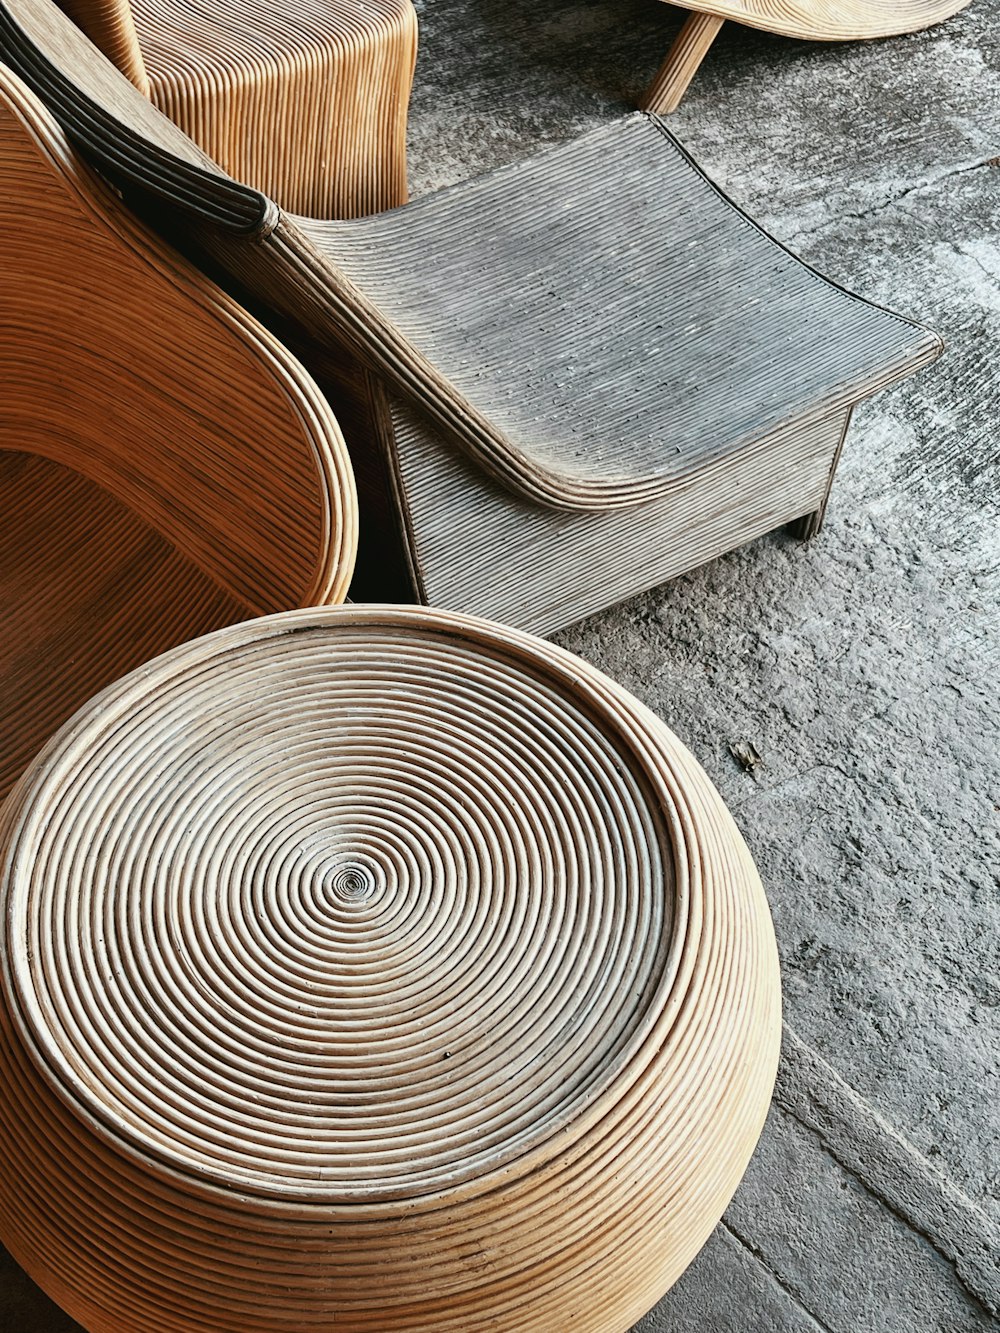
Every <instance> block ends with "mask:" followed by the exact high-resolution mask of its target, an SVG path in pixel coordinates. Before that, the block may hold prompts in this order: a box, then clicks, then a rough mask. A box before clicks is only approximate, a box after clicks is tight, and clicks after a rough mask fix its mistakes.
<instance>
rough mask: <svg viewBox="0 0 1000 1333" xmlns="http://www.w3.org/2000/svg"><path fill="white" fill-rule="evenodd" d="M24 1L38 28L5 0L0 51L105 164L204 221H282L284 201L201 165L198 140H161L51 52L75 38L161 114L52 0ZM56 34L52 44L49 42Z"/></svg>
mask: <svg viewBox="0 0 1000 1333" xmlns="http://www.w3.org/2000/svg"><path fill="white" fill-rule="evenodd" d="M19 4H20V7H21V9H22V11H24V10H27V11H28V12H29V14H30V18H31V20H32V22H31V31H29V30H28V29H27V28H26V27H25V26H24V25H23V24H22V23H21V22H20V21H19V20H18V18H17V17H15V14H14V12H13V10H12V8H11V5H10V4H9V3H7V0H0V56H2V57H3V59H4V61H5V62H6V63H7V64H8V65H9V66H10V67H11V68H12V69H13V70H14V71H15V73H17V74H18V75H19V76H20V77H21V78H22V79H23V80H24V82H25V83H26V84H27V85H28V86H29V87H30V88H31V89H32V90H33V91H34V92H35V93H36V94H37V95H38V96H39V97H40V98H41V100H42V101H43V102H44V103H45V105H46V106H47V107H48V108H49V109H50V111H51V112H52V114H53V115H54V116H55V118H56V119H57V120H58V121H59V123H60V124H61V125H62V127H63V129H64V130H65V132H66V134H67V135H68V137H69V138H70V139H71V140H73V141H74V142H75V143H78V144H79V145H80V147H81V149H82V150H83V152H84V153H85V155H86V157H87V159H88V160H89V161H90V162H91V163H92V164H93V165H94V166H96V167H97V168H98V170H100V171H101V172H103V173H104V174H106V175H107V176H108V177H109V178H110V179H111V180H113V181H114V182H116V183H124V184H126V185H128V186H132V187H135V188H138V189H140V190H142V191H144V192H146V193H148V194H151V195H153V196H154V197H156V198H157V199H159V200H162V201H163V202H164V203H166V204H167V205H169V206H170V207H171V208H173V209H177V210H180V211H181V212H182V213H185V214H187V215H188V216H191V217H193V218H195V219H197V220H198V221H200V222H202V223H207V224H209V225H211V226H214V227H219V228H222V229H223V230H226V231H231V232H235V233H239V234H248V235H257V236H260V235H267V233H268V232H269V231H270V230H271V229H272V228H273V227H274V225H275V223H276V221H277V208H276V206H275V205H274V204H273V203H272V202H271V201H270V200H269V199H268V198H267V196H266V195H263V194H261V193H260V192H259V191H257V190H252V189H250V188H249V187H247V186H245V185H241V184H240V183H239V182H237V181H234V180H232V179H230V178H229V177H228V176H226V175H224V174H223V173H222V172H221V171H220V170H219V169H218V168H217V167H214V166H213V165H212V164H211V162H210V159H208V158H207V157H205V158H204V164H205V165H200V164H199V162H198V161H197V158H198V157H202V156H203V155H201V154H199V153H198V150H197V149H195V148H194V145H193V144H192V145H191V157H190V159H189V160H185V159H184V158H182V157H181V156H179V155H178V154H177V153H176V152H173V151H171V149H170V148H168V147H166V146H165V145H164V144H161V143H157V142H156V141H155V139H154V138H153V137H152V132H150V133H144V132H143V130H142V129H141V128H139V129H137V128H136V127H135V126H133V125H130V124H128V123H127V122H125V121H124V120H123V119H122V117H121V116H120V115H116V114H115V113H114V112H113V111H111V110H109V109H108V108H107V107H105V106H103V105H102V104H101V103H100V102H99V101H98V100H97V99H96V98H94V97H92V96H91V95H90V94H89V93H88V92H87V91H86V90H85V89H84V88H83V87H82V86H81V83H80V82H79V80H78V79H75V78H74V77H73V76H72V75H71V74H70V73H68V72H67V70H66V69H65V68H63V66H62V64H61V63H60V62H59V61H58V59H57V58H55V57H54V56H53V55H52V54H51V53H50V52H51V48H52V47H56V49H58V45H59V41H60V39H61V40H62V42H63V43H64V44H65V43H67V42H68V43H69V46H70V49H71V50H72V53H73V55H74V56H75V57H76V58H77V60H81V61H88V60H89V61H93V62H100V67H101V69H100V72H101V75H102V77H104V78H106V79H110V78H114V79H115V80H118V81H120V82H119V83H118V84H116V92H117V93H118V94H119V95H120V96H121V98H122V100H123V102H124V105H125V106H128V105H129V101H128V100H127V99H132V98H134V99H136V100H137V104H138V106H137V109H139V110H140V113H141V115H142V118H143V119H148V118H149V116H151V115H152V116H158V115H159V113H158V112H157V111H156V110H155V109H154V108H153V107H152V106H151V105H150V103H149V102H147V101H146V99H145V98H144V97H143V96H142V94H141V93H140V92H139V91H138V90H137V89H136V88H135V87H134V86H133V84H131V83H130V82H129V80H128V79H127V78H126V77H125V75H123V74H121V73H119V71H117V70H116V69H115V68H114V66H113V65H111V63H110V61H107V60H106V58H105V57H104V56H103V55H101V54H100V53H98V52H97V51H96V48H94V47H93V46H92V44H91V43H90V42H89V41H88V39H87V38H85V37H84V36H83V34H82V33H80V32H79V31H78V30H77V29H76V28H75V27H74V25H73V24H72V22H71V20H70V19H68V18H66V16H65V15H64V14H62V13H61V11H59V10H58V9H57V8H56V6H55V5H53V4H51V3H49V0H19ZM49 33H51V34H52V35H53V39H54V40H53V41H52V43H48V42H46V41H45V36H46V35H47V34H49ZM133 104H134V103H133ZM164 123H165V124H169V122H166V121H165V122H164ZM140 124H141V122H140ZM171 128H173V127H171Z"/></svg>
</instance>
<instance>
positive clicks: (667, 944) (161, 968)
mask: <svg viewBox="0 0 1000 1333" xmlns="http://www.w3.org/2000/svg"><path fill="white" fill-rule="evenodd" d="M0 887H2V911H3V922H4V931H5V940H4V948H3V1004H2V1006H0V1010H2V1022H0V1084H2V1087H3V1097H2V1098H0V1170H2V1173H3V1178H4V1181H5V1189H4V1191H3V1194H2V1199H0V1237H2V1239H3V1241H4V1243H5V1244H6V1245H7V1246H8V1248H9V1249H10V1250H11V1251H12V1253H13V1254H14V1256H15V1257H16V1258H17V1260H18V1261H19V1262H20V1263H21V1264H22V1265H23V1266H24V1267H25V1268H26V1269H27V1270H28V1272H29V1273H30V1274H32V1276H33V1277H34V1278H35V1279H36V1280H37V1281H38V1282H39V1283H40V1284H41V1285H42V1286H43V1287H44V1288H45V1289H46V1290H47V1291H48V1292H49V1293H50V1295H51V1296H52V1297H53V1298H54V1299H55V1300H56V1301H58V1302H59V1304H61V1305H62V1306H63V1307H64V1308H65V1309H66V1310H67V1311H68V1312H69V1313H70V1314H71V1315H73V1316H74V1317H75V1318H76V1319H77V1320H79V1321H80V1322H81V1323H82V1324H83V1325H84V1326H85V1327H86V1328H87V1329H90V1330H94V1331H95V1333H96V1331H101V1333H103V1331H104V1330H114V1331H115V1333H144V1331H145V1330H150V1331H153V1330H156V1333H160V1330H164V1331H165V1330H172V1331H176V1333H181V1331H183V1333H195V1331H196V1330H205V1331H207V1330H233V1331H234V1333H235V1331H236V1330H239V1333H247V1331H248V1330H285V1331H287V1330H318V1329H338V1330H359V1331H360V1330H370V1331H372V1333H374V1331H375V1330H378V1331H379V1333H390V1331H391V1330H407V1331H411V1330H421V1329H441V1330H445V1329H447V1330H456V1333H457V1331H458V1330H461V1331H462V1333H468V1331H469V1330H486V1329H490V1330H497V1329H502V1330H511V1331H512V1333H513V1331H514V1330H517V1331H518V1333H526V1331H530V1330H551V1331H552V1333H556V1330H558V1331H560V1333H562V1331H564V1330H567V1329H573V1330H575V1331H576V1333H579V1331H581V1330H594V1333H613V1331H614V1330H626V1329H628V1328H629V1327H630V1325H631V1324H632V1323H633V1322H634V1321H635V1320H636V1319H637V1318H639V1317H640V1316H641V1315H642V1313H643V1312H644V1311H645V1310H647V1309H648V1308H649V1307H650V1306H651V1305H652V1304H654V1303H655V1301H656V1300H658V1299H659V1297H660V1296H661V1295H662V1294H663V1293H664V1292H665V1291H666V1290H667V1288H668V1287H669V1286H670V1285H671V1283H673V1282H674V1280H675V1279H676V1278H677V1277H678V1275H679V1274H680V1273H681V1272H682V1270H683V1269H684V1267H685V1266H686V1265H687V1264H688V1263H689V1261H690V1260H691V1259H692V1257H693V1256H694V1255H695V1253H696V1252H697V1251H698V1249H699V1248H700V1246H701V1245H702V1244H703V1243H704V1241H705V1240H706V1239H707V1237H708V1235H709V1233H710V1232H711V1230H712V1228H713V1227H714V1225H715V1224H716V1222H717V1220H718V1218H719V1217H720V1215H721V1213H722V1211H723V1209H724V1207H725V1205H726V1203H727V1202H728V1200H729V1198H730V1197H731V1195H732V1193H733V1191H734V1189H735V1187H736V1185H737V1183H738V1181H739V1179H740V1177H741V1175H742V1173H743V1171H744V1169H745V1167H746V1164H747V1161H748V1159H749V1156H750V1153H751V1152H752V1150H753V1147H754V1144H755V1143H756V1140H757V1138H758V1135H759V1133H760V1130H761V1126H762V1124H763V1120H764V1116H765V1114H766V1110H767V1106H768V1102H769V1098H770V1093H771V1088H772V1084H773V1079H774V1073H775V1066H776V1061H777V1051H778V1041H779V1026H780V1024H779V1007H780V1001H779V986H778V967H777V958H776V952H775V944H774V935H773V930H772V926H771V921H770V917H769V914H768V909H767V904H766V901H765V898H764V894H763V891H762V889H761V885H760V881H759V879H758V877H757V874H756V873H755V870H754V867H753V864H752V862H751V859H750V856H749V854H748V852H747V850H746V847H745V845H744V843H743V841H742V839H741V838H740V835H739V833H738V832H737V830H736V827H735V825H734V824H733V822H732V820H731V818H730V817H729V815H728V813H727V812H726V809H725V807H724V806H723V804H722V801H721V800H720V798H719V796H718V794H717V793H716V791H715V790H714V788H713V787H712V786H711V784H710V783H709V781H708V779H707V778H706V777H705V775H704V773H703V772H702V770H701V769H700V768H699V766H698V765H697V763H696V762H695V761H694V759H693V758H692V757H691V755H690V754H689V753H688V751H687V750H686V749H685V748H684V747H683V746H682V745H681V744H680V743H679V741H678V740H677V739H676V738H675V737H674V736H673V735H672V734H671V733H670V732H669V731H668V730H667V729H666V728H665V727H664V726H663V725H662V723H660V722H659V721H658V720H657V719H656V718H655V717H654V716H653V715H652V714H651V713H650V712H649V711H647V710H646V709H645V708H644V707H643V706H642V705H641V704H640V703H639V702H638V701H637V700H636V699H634V698H633V697H631V696H630V695H629V694H628V693H627V692H625V691H624V690H623V689H621V688H620V687H619V686H617V685H615V684H614V683H613V682H612V681H610V680H609V679H607V678H606V677H605V676H603V675H601V674H600V673H598V672H597V671H595V670H594V669H593V668H591V667H590V666H588V665H587V664H586V663H584V662H583V661H581V660H579V659H578V658H575V657H573V656H572V655H571V654H569V653H566V652H564V651H562V650H561V649H559V648H556V647H553V646H552V645H551V644H548V643H544V642H543V641H541V640H539V639H535V638H533V637H531V636H528V635H524V634H520V633H517V632H514V631H511V630H508V629H505V628H503V627H501V626H498V625H493V624H490V623H488V622H486V621H481V620H475V619H472V618H468V617H463V616H458V615H452V614H447V613H441V612H434V611H428V610H425V609H410V608H399V607H362V606H346V607H336V608H324V609H321V610H307V611H298V612H290V613H287V614H282V615H277V616H270V617H267V618H265V619H262V620H256V621H250V622H247V623H244V624H242V625H237V626H233V627H230V628H228V629H224V630H220V631H219V632H217V633H215V634H211V635H208V636H206V637H205V638H202V639H198V640H195V641H194V642H192V643H189V644H187V645H185V646H184V647H182V648H179V649H176V650H174V651H172V652H170V653H168V654H166V655H164V656H162V657H160V658H158V659H156V660H155V661H153V662H152V663H150V664H149V665H147V666H145V667H142V668H141V669H139V670H138V671H135V672H133V673H132V674H131V675H129V676H127V677H125V678H124V679H123V680H121V681H120V682H118V683H117V684H115V685H113V686H112V687H111V688H110V689H108V690H106V691H105V692H104V693H103V694H101V695H99V696H98V697H97V698H95V699H94V700H92V701H91V703H89V704H88V705H87V706H86V707H85V708H83V709H82V710H81V711H80V712H79V713H77V714H76V716H75V717H74V718H73V719H72V720H71V721H70V722H69V723H68V724H67V725H66V726H65V727H64V728H63V730H62V731H61V732H60V733H59V734H58V735H57V736H56V737H55V739H54V740H53V741H52V742H51V743H50V744H49V745H48V747H47V748H46V749H45V750H44V751H43V752H42V754H41V755H40V756H39V757H38V758H37V760H36V761H35V763H34V764H33V765H32V767H31V768H30V769H29V770H28V771H27V773H26V774H25V775H24V777H23V778H22V779H21V781H20V783H19V784H18V786H17V787H15V789H14V791H13V792H12V794H11V796H10V798H9V799H8V802H7V804H6V806H5V807H4V810H3V814H2V818H0Z"/></svg>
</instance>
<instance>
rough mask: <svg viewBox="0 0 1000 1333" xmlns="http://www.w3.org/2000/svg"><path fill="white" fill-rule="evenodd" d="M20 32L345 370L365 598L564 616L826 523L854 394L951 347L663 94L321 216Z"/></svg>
mask: <svg viewBox="0 0 1000 1333" xmlns="http://www.w3.org/2000/svg"><path fill="white" fill-rule="evenodd" d="M0 46H2V49H3V50H4V52H5V54H6V58H7V59H8V60H9V61H11V62H12V63H13V64H14V65H15V66H16V67H17V68H18V69H19V70H20V71H21V72H22V73H23V76H24V77H25V78H26V79H27V80H28V81H30V82H31V83H32V85H33V86H34V87H36V88H37V89H38V91H39V92H40V94H41V95H42V96H43V97H44V98H45V99H47V101H48V103H49V105H50V106H51V108H52V110H53V112H54V114H55V115H56V116H57V118H59V119H60V120H61V121H62V123H63V124H64V125H65V126H66V129H67V132H68V133H70V134H71V135H72V136H73V137H74V138H75V140H76V141H77V143H79V145H80V146H81V149H82V151H84V152H85V153H86V154H87V155H88V156H89V157H90V159H91V160H92V161H93V162H94V163H95V164H97V165H98V167H99V168H100V170H102V171H104V172H106V173H107V174H108V175H109V176H110V177H111V178H112V179H114V180H115V182H116V183H117V184H118V185H119V187H120V188H121V189H122V190H123V191H124V193H125V194H126V196H127V197H128V198H130V199H131V200H133V201H134V202H135V204H136V206H137V207H139V208H142V209H144V210H146V211H147V212H148V213H149V215H150V216H152V217H155V218H158V219H160V220H162V219H163V218H164V217H165V215H166V214H167V213H168V212H169V213H170V214H171V216H172V218H173V225H174V226H176V227H178V228H181V229H183V230H184V231H185V233H186V236H187V239H188V242H189V243H190V244H192V245H197V246H199V247H201V249H202V250H203V251H206V252H209V253H210V254H211V256H212V258H213V262H214V263H215V264H217V265H219V266H221V267H222V268H223V269H224V270H227V271H228V273H229V274H230V276H231V279H232V281H233V284H234V289H236V290H238V291H239V293H240V296H241V299H245V300H250V301H253V302H254V303H255V308H258V309H260V310H261V311H262V312H265V311H266V312H267V318H269V319H271V320H273V321H274V323H275V327H276V328H278V329H279V332H280V335H281V337H282V338H283V339H287V340H289V341H290V342H291V343H292V345H293V349H294V350H295V351H296V353H297V354H298V355H299V356H301V357H302V358H303V360H304V361H305V363H306V364H307V365H308V366H309V368H310V370H311V371H312V372H313V373H314V374H315V375H316V377H317V379H318V380H319V382H320V383H321V385H323V387H324V388H327V389H328V391H329V394H330V397H331V400H332V401H334V402H335V404H336V410H337V415H338V418H339V419H340V420H341V423H342V425H343V426H344V430H345V435H346V437H347V438H348V440H349V442H350V446H351V453H352V460H353V463H354V469H355V474H356V477H357V480H358V488H359V503H360V508H361V516H362V525H361V545H360V547H359V557H358V578H357V581H356V584H355V592H356V595H357V596H359V597H361V598H363V599H366V600H379V601H381V600H386V599H390V600H401V601H413V600H416V601H419V602H423V603H426V604H429V605H434V606H439V607H447V608H451V609H455V610H461V611H468V612H473V613H476V614H480V615H484V616H488V617H491V618H494V619H498V620H503V621H506V622H508V623H510V624H512V625H516V626H519V627H522V628H526V629H530V630H533V631H535V632H536V633H548V632H550V631H553V630H556V629H558V628H560V627H561V626H563V625H566V624H569V623H570V622H572V621H575V620H579V619H580V618H582V617H583V616H586V615H588V614H589V613H591V612H593V611H595V610H598V609H599V608H601V607H604V606H608V605H610V604H611V603H613V602H616V601H619V600H621V599H622V598H624V597H627V596H629V595H630V594H632V593H635V592H638V591H640V590H642V589H645V588H649V587H652V586H653V585H655V584H657V583H660V582H662V581H663V580H665V579H668V578H670V577H672V576H673V575H676V574H680V573H682V572H683V571H685V570H688V569H691V568H693V567H694V566H695V565H698V564H700V563H702V562H703V561H705V560H708V559H711V558H712V557H714V556H718V555H721V554H722V553H723V552H725V551H728V550H731V549H732V548H733V547H735V546H738V545H740V544H741V543H743V542H746V541H748V540H750V539H752V538H754V537H757V536H760V535H761V534H763V533H766V532H768V531H770V530H772V529H774V528H777V527H780V526H782V525H784V524H788V523H794V524H795V525H796V526H797V528H798V530H799V531H800V532H801V533H803V534H804V535H811V534H812V533H814V532H815V531H816V530H817V529H818V527H819V524H820V521H821V520H822V516H823V512H824V509H825V506H826V503H827V497H828V495H829V492H830V487H831V484H832V480H833V474H834V471H835V468H836V465H837V461H838V459H839V456H840V450H841V445H842V442H843V440H844V436H845V433H846V431H847V427H848V422H849V420H850V415H851V410H852V408H853V407H854V405H855V404H856V403H857V402H858V401H860V400H861V399H863V398H866V397H868V396H869V395H871V394H874V393H876V392H877V391H878V390H879V389H881V388H883V387H884V386H886V385H888V384H891V383H893V382H894V381H896V380H898V379H900V378H902V377H904V376H906V375H909V374H911V373H913V372H914V371H915V370H917V369H918V368H919V367H921V366H923V365H926V364H927V363H928V362H930V361H932V360H933V359H934V358H935V357H936V356H937V355H938V353H939V352H940V349H941V343H940V340H939V339H938V338H937V336H936V335H935V334H933V333H931V332H930V331H928V330H927V329H924V328H921V327H919V326H918V325H916V324H913V323H912V322H910V321H908V320H906V319H903V318H901V317H899V316H897V315H894V314H891V313H889V312H887V311H885V310H882V309H879V308H878V307H876V306H873V305H871V304H869V303H868V302H866V301H863V300H861V299H859V298H858V297H855V296H852V295H850V294H849V293H847V292H845V291H843V290H842V289H841V288H839V287H837V286H835V285H834V284H833V283H830V282H828V281H826V280H825V279H824V278H822V277H821V276H820V275H819V274H818V273H816V272H815V271H814V270H812V269H810V268H808V267H807V266H806V265H804V264H802V263H801V262H799V261H798V260H797V259H796V258H795V257H794V256H793V255H791V254H789V253H788V252H787V251H786V250H784V249H783V248H782V247H781V246H780V245H778V244H777V243H776V242H774V241H773V240H771V239H770V238H769V237H768V236H767V235H766V234H765V233H764V232H762V231H761V230H760V229H759V228H758V227H757V226H755V225H754V223H753V222H751V221H750V220H749V219H748V218H747V217H746V216H745V215H744V214H742V213H741V212H740V211H739V210H738V209H737V208H736V207H735V206H734V205H733V204H732V203H730V202H729V201H728V200H727V199H726V198H725V197H724V196H723V195H722V194H721V193H720V191H719V190H718V189H716V188H715V187H714V186H713V185H712V184H711V183H710V182H709V181H708V180H707V179H706V178H705V177H704V175H703V174H702V173H701V172H700V171H699V170H698V168H697V166H695V164H694V163H693V162H692V161H691V159H690V158H689V157H688V156H687V155H686V154H685V152H684V151H683V149H682V148H681V147H680V146H679V145H678V144H677V142H676V141H675V140H674V139H673V138H672V137H671V136H670V135H669V133H668V132H667V130H666V129H665V127H664V126H663V124H662V122H661V121H659V120H658V119H657V118H655V117H650V116H645V115H641V114H636V115H633V116H631V117H629V118H626V119H624V120H622V121H620V122H618V123H616V124H612V125H608V126H605V127H602V128H601V129H598V130H596V131H594V132H593V133H592V134H589V135H587V136H584V137H583V138H581V139H578V140H576V141H575V142H572V143H568V144H566V145H563V146H561V147H558V148H554V149H550V150H549V151H547V152H545V153H542V154H540V155H539V156H537V157H535V158H533V159H531V160H530V161H527V162H524V163H521V164H519V165H516V166H512V167H508V168H506V169H504V170H501V171H498V172H496V173H494V174H493V175H490V176H486V177H484V178H483V179H481V180H477V181H473V182H470V183H468V184H465V185H461V186H458V187H455V188H453V189H449V190H444V191H442V192H440V193H438V194H436V195H430V196H425V197H424V198H421V199H419V200H417V201H416V202H414V203H413V204H411V205H409V206H408V207H406V208H405V209H398V210H395V211H393V212H390V213H387V214H385V215H382V216H379V217H375V218H366V219H357V220H355V221H347V222H324V221H316V220H310V219H306V218H300V217H294V216H292V215H289V214H286V213H282V212H281V211H280V210H278V209H277V208H276V207H275V206H274V205H273V203H272V202H271V201H269V200H268V199H267V198H266V197H264V196H262V195H260V194H259V193H257V192H255V191H252V190H250V189H248V188H247V187H246V186H244V185H241V184H239V183H237V182H235V181H233V180H232V179H231V178H229V177H227V176H225V175H224V174H222V173H220V172H219V171H218V169H217V168H214V167H213V166H212V164H211V163H209V162H207V161H206V159H205V158H204V156H203V155H200V154H198V153H197V152H196V150H195V149H194V147H193V145H191V144H190V142H189V141H183V140H182V139H181V138H180V137H179V136H178V134H177V132H176V130H175V129H174V127H173V126H172V125H170V124H169V123H168V122H166V121H165V120H164V119H163V118H162V117H159V116H157V114H156V112H155V110H154V109H153V108H152V107H150V106H149V104H148V103H147V102H145V101H144V100H143V99H142V98H141V97H140V96H139V95H138V93H136V91H135V89H134V88H132V87H131V85H130V84H129V83H128V82H127V80H125V79H123V78H122V77H121V76H120V75H119V74H118V73H117V71H115V70H114V69H113V68H112V67H111V66H110V65H109V64H108V62H107V61H105V60H104V59H103V58H102V57H101V56H100V55H99V53H97V52H96V51H95V50H94V49H93V48H92V47H90V46H89V44H88V43H86V41H85V39H84V38H82V37H81V36H80V34H79V33H78V32H76V30H75V29H73V27H72V25H70V24H68V23H67V21H66V20H65V18H64V16H63V15H62V14H61V13H60V12H59V11H58V10H57V9H55V8H54V7H53V6H52V5H51V4H50V3H49V0H0Z"/></svg>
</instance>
